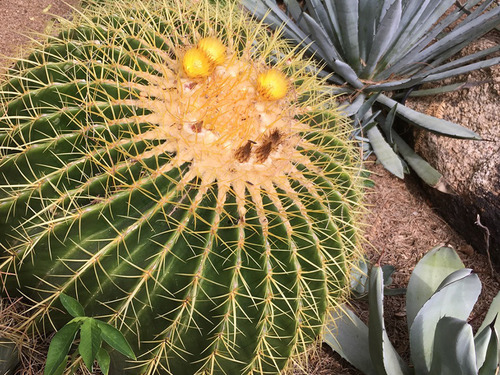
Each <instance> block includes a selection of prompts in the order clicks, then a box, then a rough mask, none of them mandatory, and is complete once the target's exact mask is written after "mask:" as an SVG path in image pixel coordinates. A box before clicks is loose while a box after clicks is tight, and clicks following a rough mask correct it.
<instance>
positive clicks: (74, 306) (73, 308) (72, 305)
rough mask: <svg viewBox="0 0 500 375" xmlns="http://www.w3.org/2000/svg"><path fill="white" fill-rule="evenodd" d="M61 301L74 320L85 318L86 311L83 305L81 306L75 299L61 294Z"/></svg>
mask: <svg viewBox="0 0 500 375" xmlns="http://www.w3.org/2000/svg"><path fill="white" fill-rule="evenodd" d="M59 299H60V300H61V303H62V305H63V306H64V308H65V309H66V311H67V312H69V313H70V315H71V316H73V317H74V318H77V317H79V316H85V311H84V310H83V307H82V305H80V303H79V302H78V301H77V300H76V299H74V298H73V297H70V296H68V295H66V294H64V293H61V295H60V296H59Z"/></svg>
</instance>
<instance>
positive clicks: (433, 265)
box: [406, 247, 464, 330]
mask: <svg viewBox="0 0 500 375" xmlns="http://www.w3.org/2000/svg"><path fill="white" fill-rule="evenodd" d="M463 268H464V264H463V263H462V261H461V260H460V257H459V256H458V254H457V253H456V252H455V250H453V249H452V248H449V247H435V248H434V249H432V250H431V251H429V252H428V253H427V254H426V255H425V256H424V257H423V258H422V259H421V260H420V261H419V262H418V263H417V265H416V266H415V269H414V270H413V273H412V274H411V277H410V282H409V283H408V290H407V292H406V319H407V322H408V330H409V329H410V328H411V325H412V324H413V320H414V319H415V316H417V314H418V312H419V311H420V309H421V308H422V306H423V305H424V304H425V302H427V300H428V299H429V298H430V297H431V296H432V295H433V294H434V292H435V291H436V290H437V288H438V287H439V286H440V285H441V283H442V282H443V280H444V279H445V278H446V277H447V276H448V275H450V274H451V273H453V272H454V271H456V270H459V269H463Z"/></svg>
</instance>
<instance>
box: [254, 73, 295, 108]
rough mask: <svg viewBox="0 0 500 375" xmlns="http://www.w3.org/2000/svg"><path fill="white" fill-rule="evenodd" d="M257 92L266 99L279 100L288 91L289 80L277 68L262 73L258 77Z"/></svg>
mask: <svg viewBox="0 0 500 375" xmlns="http://www.w3.org/2000/svg"><path fill="white" fill-rule="evenodd" d="M257 92H258V93H259V94H260V95H261V96H262V97H263V98H264V99H266V100H270V101H272V100H278V99H281V98H283V97H284V96H285V95H286V93H287V92H288V81H287V79H286V77H285V75H284V74H283V73H281V72H280V71H279V70H277V69H270V70H268V71H267V72H264V73H260V74H259V75H258V77H257Z"/></svg>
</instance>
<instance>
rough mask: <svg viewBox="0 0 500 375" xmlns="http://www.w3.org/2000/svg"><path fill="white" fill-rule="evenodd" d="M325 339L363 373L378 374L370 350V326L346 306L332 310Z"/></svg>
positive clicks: (367, 374) (325, 331) (368, 374)
mask: <svg viewBox="0 0 500 375" xmlns="http://www.w3.org/2000/svg"><path fill="white" fill-rule="evenodd" d="M323 340H324V342H326V343H327V344H328V345H329V346H330V347H331V348H332V349H333V350H334V351H336V352H337V353H339V355H340V356H341V357H342V358H344V359H345V360H346V361H348V362H349V363H350V364H351V365H353V366H354V367H356V368H357V369H358V370H360V371H361V372H362V373H364V374H366V375H375V374H376V373H375V371H374V368H373V364H372V361H371V359H370V353H369V350H368V327H367V326H366V325H365V324H364V323H363V322H362V321H361V319H359V318H358V317H357V316H356V314H354V313H353V312H352V311H351V310H349V309H348V308H347V307H346V306H344V305H342V306H341V307H340V308H338V309H334V310H332V317H331V320H329V321H328V323H327V325H326V327H325V330H324V336H323Z"/></svg>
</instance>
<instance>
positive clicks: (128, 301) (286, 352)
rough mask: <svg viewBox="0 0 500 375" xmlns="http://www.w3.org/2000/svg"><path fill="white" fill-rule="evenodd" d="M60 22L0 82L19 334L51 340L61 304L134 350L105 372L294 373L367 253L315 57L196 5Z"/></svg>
mask: <svg viewBox="0 0 500 375" xmlns="http://www.w3.org/2000/svg"><path fill="white" fill-rule="evenodd" d="M61 22H62V23H63V25H62V30H64V31H61V32H60V33H59V34H58V35H57V36H50V37H47V40H46V41H45V42H43V43H40V44H39V45H37V46H35V48H34V49H33V50H32V52H31V54H29V56H28V57H26V58H24V59H20V60H18V61H17V62H16V63H15V65H14V67H13V68H12V69H10V70H9V71H8V72H7V74H6V75H5V77H4V79H3V83H2V85H1V89H0V91H1V92H0V151H1V162H0V246H1V248H0V254H1V263H0V273H1V276H2V279H1V280H2V288H3V293H4V294H8V295H9V296H13V295H16V294H19V295H22V296H23V298H24V299H25V301H29V303H30V305H31V308H30V310H29V314H30V315H29V319H28V320H27V321H25V322H24V323H23V324H22V326H21V327H19V328H21V329H24V330H26V331H38V332H40V331H41V330H43V331H46V332H47V331H48V332H50V331H51V330H53V329H57V328H59V327H61V325H62V324H64V323H65V322H67V321H68V320H69V318H68V316H67V315H65V314H64V313H63V312H62V309H61V308H60V307H61V306H60V302H59V300H58V297H59V296H60V294H61V293H65V294H68V295H71V296H73V297H75V298H77V299H78V301H80V303H81V304H82V305H83V306H84V308H85V311H86V313H87V314H88V315H90V316H93V317H97V318H100V319H104V320H106V321H107V322H109V323H110V324H113V325H115V326H116V327H117V328H119V329H120V330H121V331H122V332H123V333H124V334H125V335H126V336H127V338H128V339H129V342H131V344H132V346H133V347H134V348H135V350H136V354H138V359H137V361H135V362H134V361H125V360H121V361H114V362H113V363H112V365H114V366H115V371H116V373H130V374H175V375H178V374H254V373H255V374H275V373H279V372H280V371H282V370H283V369H285V368H287V366H288V365H289V364H290V363H291V362H293V359H294V358H297V356H298V355H299V354H300V353H303V352H305V351H306V350H307V348H308V347H309V346H310V344H311V343H313V342H314V341H315V340H316V339H317V337H318V335H320V333H321V330H322V328H323V325H324V322H325V318H326V315H327V311H328V309H330V308H332V307H335V306H337V305H338V304H339V302H341V300H342V297H343V296H344V294H345V293H344V292H345V280H346V277H347V275H348V272H349V267H350V264H351V263H352V261H353V259H355V258H356V256H357V254H358V242H359V239H358V234H357V233H358V230H357V224H356V218H357V215H358V213H359V212H360V208H359V207H360V191H359V186H360V180H361V178H360V177H359V160H358V158H357V156H356V153H355V152H354V148H353V146H352V145H351V144H350V142H349V140H348V132H349V130H348V128H347V127H346V124H345V121H344V120H343V118H342V117H340V116H339V115H338V113H337V112H336V110H335V107H334V106H333V105H332V104H329V103H331V101H328V100H329V99H328V98H327V97H326V96H324V95H323V94H322V92H321V86H322V84H323V82H322V81H320V80H318V79H317V78H316V77H314V76H313V75H311V74H310V73H309V69H308V65H310V64H311V62H310V61H307V60H304V59H303V56H302V54H301V52H300V51H297V50H292V49H290V48H289V47H288V46H287V45H286V43H285V42H283V41H282V40H280V38H279V35H278V34H276V33H270V32H269V30H268V29H266V28H265V27H264V26H263V25H261V24H258V23H256V22H255V21H252V20H250V19H249V18H248V17H247V16H246V15H245V14H243V13H242V12H241V11H240V9H239V8H238V6H236V5H224V6H221V5H213V4H210V3H209V2H208V0H201V1H195V2H183V1H181V0H165V1H151V2H141V1H127V0H118V1H114V2H110V3H109V4H108V5H106V4H105V5H104V6H94V7H90V8H89V9H87V10H85V11H84V12H83V13H81V14H78V15H76V16H75V17H74V19H73V20H71V21H64V20H61ZM200 41H201V42H200ZM192 51H194V52H192ZM193 72H196V73H193Z"/></svg>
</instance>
